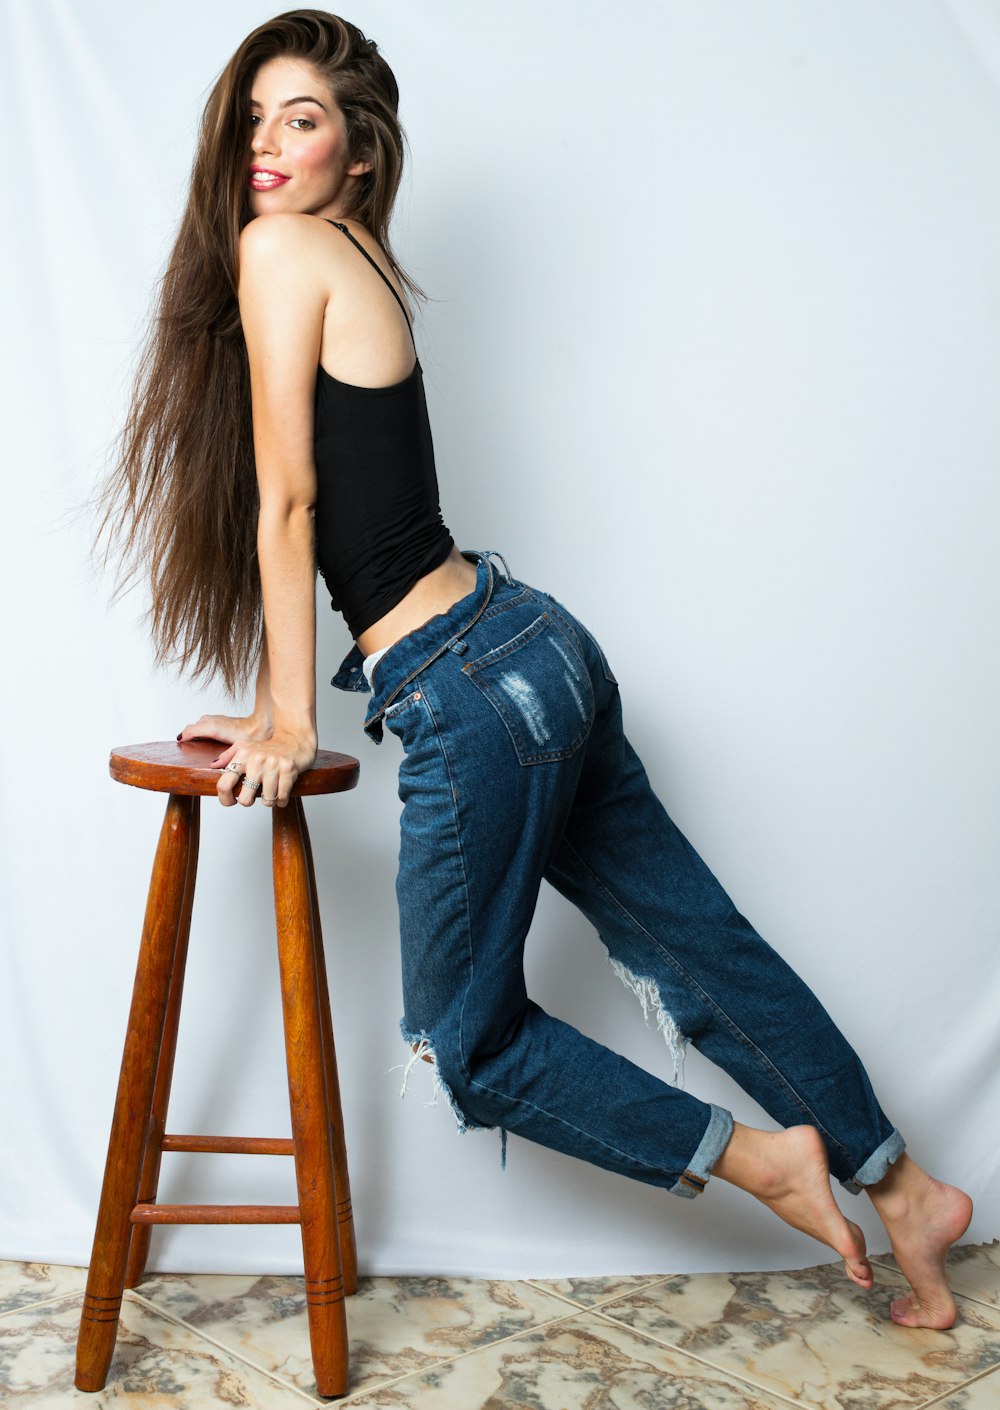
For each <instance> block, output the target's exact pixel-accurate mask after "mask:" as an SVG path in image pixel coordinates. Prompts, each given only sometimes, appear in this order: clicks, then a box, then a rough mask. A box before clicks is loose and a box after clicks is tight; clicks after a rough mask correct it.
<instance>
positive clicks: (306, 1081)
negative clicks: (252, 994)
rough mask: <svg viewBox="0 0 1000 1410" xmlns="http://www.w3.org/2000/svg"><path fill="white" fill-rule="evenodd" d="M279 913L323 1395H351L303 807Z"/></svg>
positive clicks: (279, 857) (282, 823) (282, 832)
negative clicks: (345, 1393)
mask: <svg viewBox="0 0 1000 1410" xmlns="http://www.w3.org/2000/svg"><path fill="white" fill-rule="evenodd" d="M272 818H273V828H274V837H273V861H274V913H275V920H276V923H277V932H278V960H279V966H280V969H281V1001H282V1008H283V1011H284V1019H285V1053H286V1057H287V1062H288V1095H289V1100H290V1104H291V1111H292V1140H293V1143H294V1149H295V1179H296V1184H297V1186H298V1195H299V1212H300V1217H301V1220H302V1254H303V1262H304V1264H305V1277H306V1307H307V1311H308V1314H309V1340H310V1343H311V1346H312V1357H313V1370H314V1373H315V1376H316V1389H317V1391H318V1392H319V1394H320V1395H324V1396H335V1395H343V1394H344V1392H345V1391H346V1389H347V1380H348V1355H347V1316H346V1312H345V1309H344V1279H343V1273H342V1269H341V1266H340V1244H339V1240H338V1237H337V1220H336V1205H337V1190H336V1183H335V1180H336V1177H335V1175H334V1168H333V1150H332V1146H331V1141H330V1115H329V1108H328V1102H327V1092H326V1071H325V1063H324V1055H323V1025H322V1022H321V1019H320V1004H319V993H318V987H317V978H316V961H315V947H314V944H313V937H312V931H313V925H312V901H311V896H310V890H309V868H308V863H307V861H306V854H305V846H304V843H303V838H302V829H301V827H300V825H299V817H298V813H297V811H296V809H295V807H293V806H291V805H289V806H287V807H284V808H274V809H272Z"/></svg>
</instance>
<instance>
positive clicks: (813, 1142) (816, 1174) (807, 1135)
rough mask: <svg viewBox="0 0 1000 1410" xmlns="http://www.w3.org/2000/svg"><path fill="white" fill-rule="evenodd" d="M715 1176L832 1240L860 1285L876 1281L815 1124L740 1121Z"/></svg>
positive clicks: (823, 1239)
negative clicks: (762, 1125) (764, 1127)
mask: <svg viewBox="0 0 1000 1410" xmlns="http://www.w3.org/2000/svg"><path fill="white" fill-rule="evenodd" d="M712 1174H713V1175H718V1176H719V1177H720V1179H723V1180H728V1181H729V1182H730V1184H733V1185H738V1186H739V1187H740V1189H741V1190H746V1191H747V1192H748V1193H749V1194H752V1195H753V1196H754V1197H755V1198H756V1199H759V1200H760V1202H761V1203H762V1204H766V1205H767V1207H768V1209H772V1210H773V1211H774V1213H775V1214H776V1215H777V1216H778V1218H779V1219H783V1220H784V1221H785V1223H786V1224H791V1226H792V1228H793V1229H801V1231H802V1232H803V1233H804V1234H810V1235H811V1236H812V1237H813V1238H814V1239H819V1241H820V1243H824V1244H828V1245H829V1246H830V1248H832V1249H834V1250H835V1251H836V1252H837V1253H839V1254H840V1256H841V1258H842V1259H843V1260H844V1268H845V1270H846V1272H847V1276H848V1277H849V1278H850V1279H851V1280H852V1282H855V1283H857V1285H858V1286H859V1287H861V1288H870V1287H871V1286H872V1285H873V1283H874V1281H875V1279H874V1276H873V1274H872V1268H871V1264H870V1263H869V1262H868V1259H867V1258H866V1257H865V1236H864V1234H863V1233H862V1231H861V1229H860V1228H859V1227H858V1225H857V1224H854V1223H852V1221H851V1220H850V1219H848V1218H847V1217H846V1216H845V1215H844V1214H843V1212H842V1211H841V1209H840V1206H839V1205H838V1204H837V1201H836V1200H835V1199H834V1197H833V1190H832V1189H831V1187H830V1163H829V1160H828V1158H827V1154H826V1147H825V1146H824V1144H823V1138H822V1137H821V1136H820V1134H819V1132H818V1131H817V1130H816V1127H815V1126H789V1127H788V1128H787V1129H786V1130H784V1131H758V1130H757V1129H756V1127H753V1126H743V1125H741V1123H740V1122H738V1121H737V1122H734V1124H733V1134H732V1136H731V1137H730V1138H729V1141H728V1143H727V1145H726V1148H725V1150H724V1151H723V1152H722V1155H721V1156H720V1157H719V1159H718V1160H717V1161H716V1162H715V1164H714V1166H713V1167H712Z"/></svg>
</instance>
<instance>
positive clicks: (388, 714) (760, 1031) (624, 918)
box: [333, 553, 904, 1198]
mask: <svg viewBox="0 0 1000 1410" xmlns="http://www.w3.org/2000/svg"><path fill="white" fill-rule="evenodd" d="M466 556H467V557H469V558H470V559H472V560H473V561H475V562H477V564H478V571H477V582H476V587H475V590H474V591H473V592H472V593H471V594H470V595H469V596H468V597H465V598H463V599H462V600H461V601H460V602H457V603H456V604H455V605H454V606H453V607H452V608H451V609H450V610H449V611H448V612H447V613H444V614H442V615H440V616H437V617H434V618H432V619H431V620H430V621H429V622H427V623H425V624H424V625H423V626H422V627H420V628H418V629H417V630H416V631H414V632H412V633H410V634H409V635H408V636H406V637H404V638H403V639H402V640H401V641H399V642H397V643H396V644H395V645H394V646H392V647H391V648H390V649H389V650H388V651H387V652H386V653H385V655H384V656H383V657H382V658H381V660H379V661H378V663H377V664H376V666H375V668H374V673H373V676H372V687H373V689H372V699H371V702H370V704H369V706H368V712H367V716H366V719H365V726H364V727H365V730H366V732H367V733H368V735H369V736H370V737H371V738H372V739H374V740H375V741H376V742H380V741H381V738H382V728H383V725H385V726H386V727H387V728H388V729H390V730H391V731H392V733H393V734H395V735H398V736H399V738H400V740H401V742H402V746H403V751H404V759H403V762H402V765H401V767H400V776H399V796H400V799H401V801H402V803H403V813H402V822H401V846H400V857H399V875H398V879H397V896H398V901H399V914H400V931H401V940H402V964H403V995H404V1008H405V1014H404V1018H403V1021H402V1024H401V1027H402V1031H403V1036H404V1037H405V1038H406V1039H407V1040H408V1041H409V1042H410V1043H411V1044H412V1045H415V1048H416V1052H415V1056H418V1057H422V1056H424V1055H426V1056H428V1057H429V1058H433V1061H434V1063H435V1064H436V1070H437V1078H438V1080H439V1081H440V1083H441V1085H442V1087H443V1088H444V1090H445V1091H446V1093H447V1095H448V1097H449V1099H450V1101H451V1104H452V1107H453V1109H454V1111H455V1113H456V1115H457V1117H458V1120H459V1126H460V1129H463V1130H464V1129H466V1128H467V1127H497V1126H499V1127H500V1128H501V1130H502V1131H503V1132H507V1131H513V1132H516V1133H517V1134H518V1135H521V1136H526V1137H528V1138H529V1139H531V1140H534V1141H539V1142H541V1144H542V1145H545V1146H551V1147H552V1148H554V1149H555V1150H559V1151H565V1152H566V1153H567V1154H569V1155H574V1156H578V1157H580V1158H581V1159H583V1160H588V1161H591V1162H592V1163H593V1164H595V1165H599V1166H603V1167H604V1168H605V1169H607V1170H614V1171H618V1172H619V1173H621V1174H622V1175H628V1176H631V1177H632V1178H633V1179H636V1180H642V1181H644V1182H646V1183H647V1184H651V1185H661V1186H663V1187H664V1188H665V1189H667V1190H669V1191H671V1193H673V1194H676V1195H681V1196H684V1197H687V1198H693V1197H694V1196H695V1195H697V1194H698V1193H700V1191H701V1190H703V1189H704V1187H705V1184H706V1182H707V1181H708V1178H709V1174H710V1172H711V1170H712V1167H713V1165H714V1164H715V1162H716V1160H717V1159H718V1158H719V1156H720V1155H721V1154H722V1151H723V1150H724V1149H725V1146H726V1143H727V1141H728V1140H729V1137H730V1135H731V1134H732V1129H733V1118H732V1115H731V1113H730V1112H728V1111H727V1110H725V1109H724V1108H723V1107H720V1106H716V1105H715V1104H714V1103H711V1102H704V1101H701V1100H699V1098H698V1097H696V1096H693V1095H692V1094H690V1093H688V1092H686V1091H684V1090H683V1089H682V1088H681V1087H680V1086H678V1085H674V1084H671V1083H668V1082H666V1081H663V1080H661V1079H660V1078H658V1077H655V1076H653V1075H652V1074H651V1073H649V1072H646V1071H644V1070H643V1069H642V1068H640V1067H637V1066H635V1065H634V1064H633V1063H631V1062H629V1061H628V1060H627V1059H625V1058H623V1057H620V1056H619V1055H618V1054H616V1053H613V1052H611V1051H610V1050H609V1049H607V1048H605V1047H603V1046H602V1045H601V1044H600V1043H596V1042H594V1041H593V1040H592V1039H590V1038H586V1037H584V1035H583V1034H581V1033H579V1032H578V1031H577V1030H576V1029H575V1028H572V1027H571V1026H570V1025H569V1024H566V1023H563V1022H561V1021H560V1020H559V1019H557V1018H554V1017H552V1015H551V1014H548V1013H546V1012H545V1011H544V1010H543V1009H541V1008H540V1007H539V1006H538V1004H536V1003H534V1002H533V1001H532V999H531V998H529V996H528V993H527V991H526V988H525V981H524V970H523V951H524V942H525V937H526V936H527V933H528V927H529V926H530V924H531V918H532V915H533V913H534V909H535V903H536V899H537V896H538V890H539V887H540V886H541V883H542V881H543V879H544V880H546V881H548V882H549V883H550V884H551V885H552V886H554V887H555V888H556V890H558V891H560V892H561V893H562V894H563V895H564V896H566V897H568V898H569V899H570V900H571V901H572V902H573V903H574V904H575V905H576V906H578V907H579V909H580V910H581V911H582V912H583V913H584V915H585V916H587V918H588V919H589V920H590V921H591V922H592V923H593V925H594V926H595V927H596V929H597V931H598V933H599V935H600V937H601V940H602V941H603V942H604V945H605V946H606V947H607V950H608V954H609V957H610V959H611V963H612V966H613V968H614V969H615V971H616V972H617V973H618V975H619V976H620V978H622V979H623V980H624V982H625V983H626V984H627V985H628V986H629V987H630V988H631V989H632V990H633V991H634V992H635V993H636V995H637V996H638V997H639V999H640V1000H641V1002H642V1005H643V1008H644V1010H646V1011H647V1012H648V1011H652V1012H653V1013H655V1015H656V1018H657V1022H658V1024H659V1026H660V1028H661V1029H662V1031H663V1033H664V1036H665V1037H666V1039H667V1044H668V1048H669V1050H670V1052H671V1054H672V1056H673V1058H674V1078H675V1082H676V1079H677V1077H678V1072H679V1068H680V1063H681V1060H682V1058H683V1052H684V1046H685V1045H686V1044H687V1043H688V1042H690V1043H693V1044H694V1046H695V1047H696V1048H697V1049H698V1050H699V1051H700V1052H702V1053H704V1054H705V1056H706V1057H708V1058H711V1060H712V1061H713V1062H715V1063H717V1064H718V1065H719V1066H720V1067H722V1068H724V1069H725V1071H726V1072H728V1073H729V1074H730V1075H731V1076H732V1077H733V1078H735V1080H736V1081H737V1082H738V1083H739V1084H740V1086H741V1087H743V1088H744V1089H745V1090H746V1091H747V1092H749V1093H750V1095H751V1096H752V1097H753V1098H754V1099H755V1100H756V1101H757V1102H759V1103H760V1105H761V1106H762V1107H763V1108H764V1109H765V1110H766V1111H767V1112H769V1113H770V1115H771V1116H772V1117H773V1118H774V1119H775V1120H776V1121H777V1122H778V1123H779V1124H780V1125H781V1126H791V1125H797V1124H801V1123H807V1124H809V1125H812V1126H815V1127H816V1128H817V1129H818V1130H819V1132H820V1135H821V1136H822V1138H823V1141H824V1143H825V1145H826V1149H827V1152H828V1154H829V1159H830V1168H831V1171H832V1173H833V1174H834V1176H836V1178H837V1179H838V1180H839V1181H840V1183H841V1184H842V1185H843V1186H844V1187H845V1188H846V1189H848V1190H850V1191H851V1193H853V1194H857V1193H859V1192H860V1190H861V1188H862V1186H864V1185H866V1184H873V1183H875V1182H876V1181H877V1180H879V1179H881V1178H882V1176H883V1175H884V1174H885V1173H886V1171H887V1170H888V1167H889V1164H890V1163H891V1162H892V1161H893V1160H896V1159H897V1158H898V1156H899V1155H900V1154H901V1152H902V1151H903V1149H904V1141H903V1138H902V1136H901V1135H900V1133H899V1131H898V1130H897V1129H896V1128H895V1126H893V1124H892V1123H891V1122H890V1121H889V1120H888V1118H887V1117H886V1116H885V1114H884V1113H883V1111H882V1109H881V1107H880V1106H879V1104H878V1102H877V1100H876V1098H875V1094H874V1092H873V1091H872V1087H871V1083H870V1082H869V1080H868V1076H867V1074H866V1073H865V1070H864V1068H863V1066H862V1064H861V1062H860V1060H859V1058H858V1057H857V1054H856V1053H855V1052H854V1051H853V1049H852V1048H851V1047H850V1045H849V1044H848V1042H847V1041H846V1039H845V1038H844V1037H843V1035H842V1034H841V1033H840V1032H839V1030H838V1029H837V1027H836V1026H835V1024H834V1022H833V1020H832V1019H831V1018H830V1015H829V1014H828V1013H827V1012H826V1010H825V1009H824V1008H823V1006H822V1005H821V1004H820V1002H819V1000H818V999H817V998H816V997H815V995H814V994H813V993H812V992H811V990H810V989H809V988H808V987H807V986H806V985H805V984H804V983H803V981H802V980H801V979H799V977H798V976H797V975H796V974H795V973H794V971H793V970H792V969H791V968H790V967H789V965H788V964H786V962H785V961H784V960H783V959H782V958H781V957H780V956H779V955H778V954H777V953H776V952H775V951H774V950H773V949H772V948H771V946H770V945H768V944H767V942H766V941H765V940H763V939H762V938H761V937H760V936H759V935H758V934H757V932H756V931H755V930H754V929H753V927H752V926H751V925H750V923H749V922H748V921H747V920H745V919H744V917H743V916H742V915H740V914H739V912H738V911H737V910H736V908H735V907H734V905H733V903H732V901H731V900H730V899H729V897H728V896H727V895H726V893H725V891H724V890H723V889H722V887H721V886H720V885H719V883H718V881H717V880H716V879H715V877H714V876H713V875H712V873H711V872H710V871H709V869H708V867H707V866H706V865H705V863H704V862H703V861H702V860H701V858H700V857H699V856H698V855H697V853H696V852H695V851H694V849H693V848H692V847H691V845H690V843H688V842H687V841H686V839H685V838H684V837H683V836H682V835H681V833H680V832H679V831H678V829H677V828H676V827H675V826H674V824H673V822H671V820H670V818H669V817H668V816H667V813H666V811H665V810H664V808H663V806H662V804H661V803H660V802H659V800H658V799H657V797H656V795H655V794H654V793H653V790H652V788H651V787H650V784H649V780H648V779H647V777H646V773H645V770H644V769H643V766H642V764H641V763H640V761H639V759H638V757H637V756H636V754H635V751H634V750H633V749H632V747H631V745H630V744H629V743H628V741H627V739H626V738H625V735H624V733H623V730H622V716H621V705H620V703H619V698H618V686H617V683H616V681H615V678H614V675H613V674H612V671H611V668H610V666H609V665H608V662H607V660H606V658H605V656H604V653H603V652H602V650H601V648H600V647H599V646H598V644H597V642H596V641H595V640H594V638H593V637H592V635H591V634H590V633H589V632H588V631H587V629H586V628H585V627H584V626H583V625H582V624H581V623H580V622H579V621H577V620H576V618H575V617H573V616H571V615H570V613H569V612H568V611H567V610H566V609H565V608H564V607H563V606H562V605H561V604H560V603H558V602H556V601H555V600H554V599H553V598H552V597H550V596H549V595H548V594H547V593H544V592H540V591H539V590H538V589H536V588H531V587H528V586H526V585H525V584H524V583H521V582H517V581H515V580H514V579H513V578H511V577H510V576H509V574H508V573H507V572H506V564H504V570H505V571H504V572H503V573H501V572H500V571H499V570H498V569H497V568H495V567H494V564H493V561H492V559H493V557H497V556H498V555H489V554H479V553H476V554H468V555H466ZM500 562H501V563H502V562H503V560H502V559H501V560H500ZM361 666H362V657H361V653H360V652H359V651H358V650H357V649H355V650H354V651H353V652H352V653H351V654H350V655H349V656H348V657H347V659H346V661H345V662H344V664H343V666H342V667H341V669H340V671H339V672H338V674H337V675H336V676H335V677H334V679H333V684H334V685H336V686H339V687H340V688H342V689H346V690H360V691H367V690H368V688H369V687H368V681H367V679H366V678H365V676H364V675H363V673H362V669H361Z"/></svg>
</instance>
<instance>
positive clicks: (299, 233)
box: [240, 211, 377, 282]
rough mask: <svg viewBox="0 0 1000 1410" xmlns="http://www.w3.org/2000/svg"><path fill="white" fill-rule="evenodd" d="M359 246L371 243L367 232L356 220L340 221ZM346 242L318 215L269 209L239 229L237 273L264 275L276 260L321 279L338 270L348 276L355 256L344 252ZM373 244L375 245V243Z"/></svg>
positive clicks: (355, 258) (328, 277)
mask: <svg viewBox="0 0 1000 1410" xmlns="http://www.w3.org/2000/svg"><path fill="white" fill-rule="evenodd" d="M340 223H341V224H342V225H344V226H345V227H346V228H347V229H348V230H349V231H350V233H351V235H353V236H354V237H355V239H357V240H359V241H360V242H361V243H362V245H363V246H373V238H372V236H371V234H370V232H369V231H368V230H367V229H366V228H365V227H364V226H363V225H360V224H359V223H358V222H357V221H355V220H351V221H342V222H340ZM349 248H350V247H349V243H348V241H347V240H345V239H344V237H343V235H342V234H341V233H340V232H339V231H337V230H336V229H335V228H334V225H333V224H332V223H331V222H330V221H328V220H325V219H324V218H323V217H322V216H318V215H310V214H307V213H305V212H301V211H273V212H270V213H269V214H267V215H258V216H255V217H254V218H253V220H251V221H249V222H248V223H247V224H246V225H245V226H244V227H243V229H242V230H241V231H240V269H241V274H244V275H245V274H249V275H250V276H251V277H253V276H254V275H259V276H260V277H263V278H266V277H267V275H268V273H269V272H271V273H273V271H274V267H275V264H276V263H278V262H281V263H285V262H289V263H293V264H294V265H295V267H296V268H297V269H298V270H299V271H300V273H302V274H305V275H307V276H308V275H310V274H312V275H315V276H316V278H318V279H320V280H322V281H324V282H325V281H328V280H329V279H330V277H331V275H332V276H334V277H336V278H337V279H338V282H339V279H340V277H341V271H343V272H344V273H346V274H347V275H348V277H350V274H351V272H352V271H353V268H354V265H355V263H356V260H357V256H356V254H354V255H352V254H349V253H347V251H348V250H349ZM376 248H377V247H376Z"/></svg>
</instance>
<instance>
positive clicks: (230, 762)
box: [212, 729, 316, 808]
mask: <svg viewBox="0 0 1000 1410" xmlns="http://www.w3.org/2000/svg"><path fill="white" fill-rule="evenodd" d="M315 761H316V738H315V736H314V735H309V734H306V733H301V732H299V731H297V730H290V729H273V730H272V731H271V734H270V736H269V737H268V738H267V739H255V740H237V741H236V743H234V744H231V745H230V746H229V748H228V749H224V750H223V751H222V752H221V753H220V754H219V756H218V758H216V759H213V760H212V767H213V768H220V769H221V770H222V774H221V776H220V778H219V782H218V783H217V784H216V792H217V793H218V795H219V802H220V803H221V804H222V805H223V807H226V808H229V807H232V805H233V804H234V803H242V804H243V806H244V807H247V808H249V807H251V806H252V805H253V803H254V802H255V801H256V799H257V797H258V795H259V796H260V799H261V802H262V803H264V804H265V805H266V806H267V807H277V808H284V807H285V806H286V805H287V803H288V799H289V795H290V794H291V791H292V786H293V784H294V783H295V780H296V779H297V778H298V776H299V774H301V773H305V771H306V769H310V768H312V766H313V764H314V763H315Z"/></svg>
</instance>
